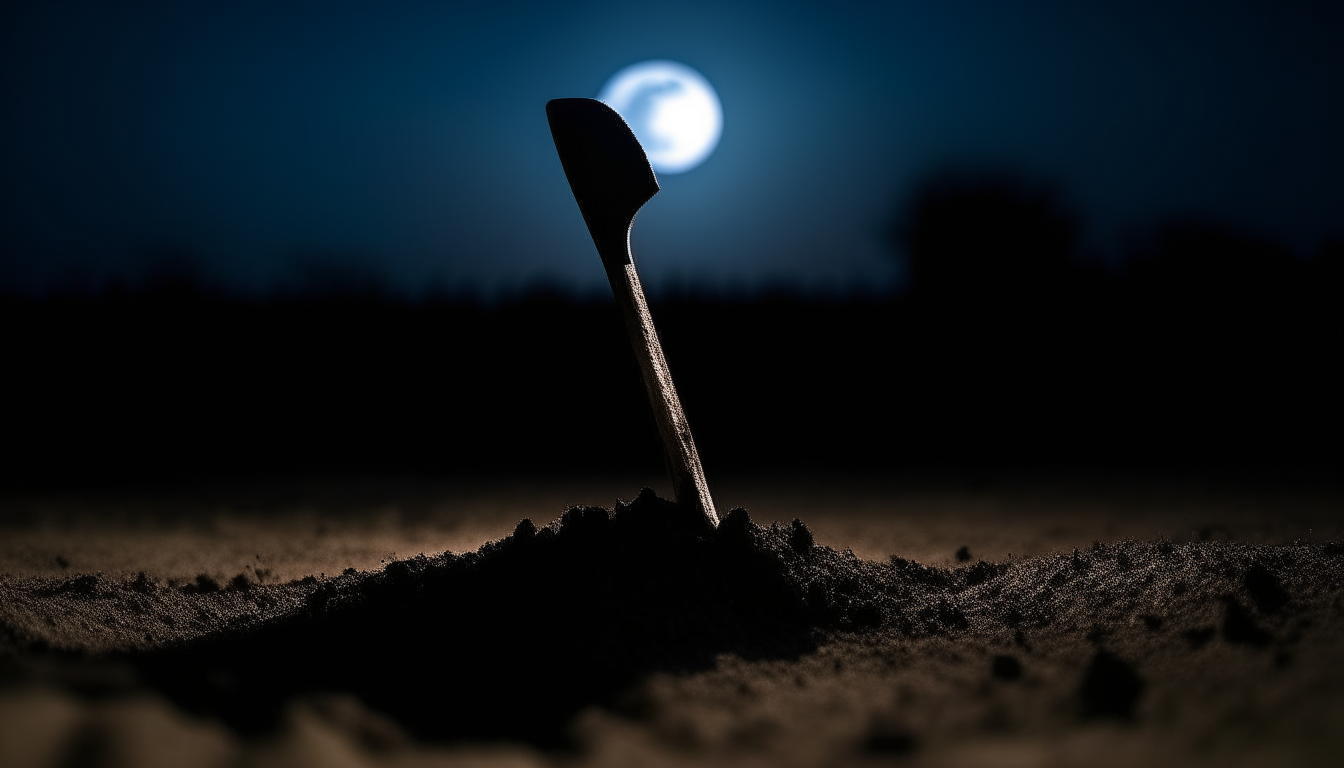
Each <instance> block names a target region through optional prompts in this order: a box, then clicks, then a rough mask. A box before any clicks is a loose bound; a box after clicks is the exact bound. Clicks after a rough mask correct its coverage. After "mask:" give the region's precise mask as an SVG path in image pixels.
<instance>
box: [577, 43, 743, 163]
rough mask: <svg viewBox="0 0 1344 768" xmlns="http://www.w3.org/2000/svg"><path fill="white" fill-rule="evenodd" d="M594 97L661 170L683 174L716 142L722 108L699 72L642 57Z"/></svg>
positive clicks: (711, 87) (669, 62)
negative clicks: (625, 125)
mask: <svg viewBox="0 0 1344 768" xmlns="http://www.w3.org/2000/svg"><path fill="white" fill-rule="evenodd" d="M597 98H598V100H599V101H601V102H603V103H605V104H606V105H607V106H609V107H611V108H612V109H614V110H616V111H617V112H618V113H620V115H621V117H623V118H625V122H627V123H629V124H630V128H631V130H633V131H634V132H635V136H636V137H637V138H638V139H639V143H640V144H642V145H643V146H644V152H645V153H646V154H648V156H649V163H650V164H651V165H653V169H654V170H655V171H658V172H659V173H685V172H686V171H689V170H691V169H692V168H694V167H696V166H697V165H699V164H701V163H703V162H704V161H705V158H707V157H709V155H710V153H712V152H713V151H714V148H715V147H716V146H718V144H719V134H720V133H722V131H723V109H722V108H721V107H720V106H719V96H718V94H716V93H715V92H714V87H713V86H711V85H710V84H709V81H708V80H706V79H705V78H704V77H703V76H702V75H701V74H700V73H699V72H696V71H695V70H694V69H691V68H690V67H688V66H686V65H685V64H678V63H677V62H675V61H645V62H641V63H639V64H632V65H631V66H628V67H626V68H625V69H622V70H621V71H620V72H617V73H616V74H615V75H613V76H612V78H611V79H610V80H608V81H607V84H606V86H604V87H603V88H602V93H601V94H599V95H598V97H597Z"/></svg>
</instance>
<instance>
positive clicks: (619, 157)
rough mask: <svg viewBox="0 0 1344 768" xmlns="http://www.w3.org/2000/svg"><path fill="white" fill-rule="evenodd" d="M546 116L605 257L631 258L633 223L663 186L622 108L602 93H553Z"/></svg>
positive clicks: (609, 262)
mask: <svg viewBox="0 0 1344 768" xmlns="http://www.w3.org/2000/svg"><path fill="white" fill-rule="evenodd" d="M546 119H547V121H548V122H549V123H550V125H551V138H552V139H554V140H555V150H556V152H557V153H558V154H559V155H560V164H561V165H562V166H564V169H565V177H566V178H567V179H569V188H570V190H571V191H573V193H574V199H575V200H577V201H578V203H579V211H580V212H581V213H583V220H584V222H586V223H587V224H588V232H589V234H591V235H592V236H593V242H594V243H595V244H596V245H597V252H598V254H599V255H601V257H602V261H603V263H604V264H606V266H607V267H608V268H611V267H613V266H618V265H621V264H629V263H630V247H629V242H630V241H629V238H630V226H631V225H632V224H633V223H634V220H635V214H636V213H637V212H638V211H639V209H640V208H641V207H643V205H644V204H645V203H647V202H648V201H649V198H651V197H653V196H654V195H655V194H657V192H658V179H657V177H655V176H654V175H653V166H651V165H649V158H648V156H647V155H645V154H644V148H643V147H641V146H640V145H639V139H636V138H635V133H634V131H632V130H630V126H628V125H626V123H625V120H623V119H621V116H620V115H618V114H617V113H616V110H614V109H612V108H611V107H608V106H607V105H606V104H603V103H602V102H600V101H597V100H596V99H553V100H551V101H549V102H547V103H546Z"/></svg>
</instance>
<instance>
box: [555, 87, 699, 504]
mask: <svg viewBox="0 0 1344 768" xmlns="http://www.w3.org/2000/svg"><path fill="white" fill-rule="evenodd" d="M546 118H547V120H548V121H549V122H550V124H551V137H552V138H553V139H555V150H556V152H557V153H559V155H560V164H561V165H563V166H564V168H565V176H566V177H567V178H568V179H569V188H570V189H571V190H573V192H574V199H575V200H577V201H578V203H579V211H580V212H582V213H583V220H584V222H585V223H587V224H588V233H589V234H591V235H592V236H593V243H594V244H596V245H597V254H598V255H599V256H601V257H602V266H603V267H605V268H606V271H607V279H608V280H609V281H611V290H612V293H614V294H616V306H617V307H619V308H620V311H621V318H622V319H623V320H624V321H625V330H626V332H627V333H628V334H629V335H630V344H631V345H632V346H633V347H634V349H635V357H636V358H638V360H639V369H640V372H641V373H643V375H644V387H645V389H647V390H648V393H649V403H650V404H651V405H652V406H653V416H654V420H655V421H657V423H658V434H659V435H660V436H661V437H662V440H663V453H664V455H665V456H666V458H667V466H668V472H669V473H670V474H671V475H672V489H673V491H674V492H675V494H676V497H677V503H679V504H681V505H683V506H689V507H691V508H693V509H695V510H697V511H699V512H700V513H702V514H704V516H705V517H706V518H707V519H708V520H709V522H710V524H711V525H714V526H717V525H718V524H719V517H718V515H717V514H716V513H715V511H714V501H713V499H711V498H710V495H709V486H708V485H707V484H706V483H705V473H704V470H703V469H701V467H700V457H699V455H698V454H696V452H695V442H694V441H693V440H692V439H691V428H690V425H689V424H687V423H686V414H685V413H684V412H683V411H682V409H681V400H680V398H678V397H677V389H676V387H675V386H673V384H672V374H671V373H670V372H669V371H668V369H667V361H666V360H665V359H664V358H663V346H662V344H661V343H659V341H658V332H657V330H655V329H654V327H653V316H652V315H650V314H649V305H648V302H646V301H645V300H644V287H643V286H642V285H641V284H640V282H639V274H638V273H637V272H636V271H635V262H634V258H633V257H632V256H631V254H630V228H631V226H632V225H633V224H634V221H635V214H636V213H637V212H638V211H639V209H640V208H641V207H643V205H644V203H647V202H648V201H649V199H650V198H652V197H653V196H654V195H655V194H657V193H658V180H657V179H656V178H655V177H654V175H653V167H652V166H650V165H649V159H648V157H647V156H645V154H644V148H643V147H641V146H640V145H639V140H638V139H636V138H635V134H634V132H633V131H631V130H630V126H628V125H626V124H625V121H624V120H622V119H621V116H620V115H618V114H616V111H615V110H613V109H612V108H611V107H608V106H607V105H606V104H603V103H602V102H600V101H596V100H594V99H554V100H552V101H549V102H547V103H546Z"/></svg>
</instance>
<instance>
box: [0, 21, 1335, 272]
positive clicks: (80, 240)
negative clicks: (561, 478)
mask: <svg viewBox="0 0 1344 768" xmlns="http://www.w3.org/2000/svg"><path fill="white" fill-rule="evenodd" d="M1340 40H1344V3H1339V2H1333V3H1324V2H1322V3H1289V2H1282V1H1278V2H1265V3H1252V4H1247V3H1233V2H1217V3H1212V2H1211V3H1131V2H1123V3H1119V2H1117V3H1093V2H1089V3H1079V2H1064V3H1025V2H1015V3H1004V2H985V3H946V2H940V3H880V4H879V3H873V4H851V3H843V2H824V3H809V4H785V3H780V2H769V3H757V4H749V3H732V4H726V3H720V2H715V3H704V4H696V3H676V2H664V3H637V2H627V3H555V2H545V3H510V2H496V3H481V4H473V5H472V6H470V7H467V6H466V5H465V4H448V3H425V4H412V3H396V4H388V3H372V2H369V3H332V2H321V3H283V4H277V3H238V2H230V3H215V2H191V3H180V2H175V3H163V4H147V3H128V2H117V3H112V2H96V3H78V4H76V3H66V2H51V1H50V0H44V2H38V3H14V2H11V3H6V4H5V5H4V7H3V10H0V78H2V79H0V109H2V110H3V120H0V167H3V173H2V174H0V200H2V201H3V215H2V217H0V259H3V260H2V261H0V287H3V289H4V290H6V291H10V292H13V291H18V292H25V293H26V292H38V293H41V292H44V291H47V290H51V289H57V290H70V289H87V290H98V289H100V288H102V287H105V286H106V285H108V284H109V283H112V282H116V281H121V282H123V283H125V284H129V285H135V284H136V281H137V280H142V279H143V278H144V275H145V274H146V273H147V272H152V271H153V270H154V269H159V268H162V265H163V264H165V263H169V264H172V265H176V266H175V267H174V268H176V269H186V270H188V271H191V272H194V274H195V275H196V279H198V280H200V281H202V282H205V283H207V284H209V285H212V286H215V287H216V288H218V289H220V290H224V291H228V292H237V293H242V294H255V295H265V294H266V293H267V292H271V291H276V290H282V291H283V290H287V289H295V288H297V289H300V290H301V289H302V288H303V287H304V286H305V285H307V284H312V283H314V282H316V283H320V282H322V281H323V280H336V281H340V280H354V281H366V282H368V283H369V284H371V285H380V286H383V287H385V288H387V289H390V290H393V291H396V292H403V293H406V294H408V295H412V296H415V295H424V294H427V293H434V292H438V293H447V294H449V295H460V294H470V295H479V296H485V297H491V296H500V295H509V294H510V293H516V292H518V291H523V290H527V289H529V288H534V287H536V286H539V285H549V286H552V287H555V288H559V289H562V290H567V291H573V292H576V293H577V294H579V295H594V296H596V295H602V294H605V292H606V291H607V288H606V285H605V278H604V276H603V273H602V270H601V265H600V263H599V261H598V259H597V256H596V253H595V252H594V250H593V246H592V243H591V240H590V239H589V238H588V235H587V232H586V231H585V229H584V226H583V222H582V219H581V218H580V216H579V212H578V209H577V207H576V206H575V204H574V201H573V198H572V196H571V195H570V192H569V189H568V186H567V184H566V182H565V178H564V175H563V172H562V170H561V167H560V164H559V162H558V160H557V159H556V156H555V150H554V147H553V145H552V143H551V138H550V135H549V133H548V130H547V124H546V117H545V112H544V105H545V103H546V101H547V100H549V99H552V98H557V97H572V96H595V95H596V94H597V92H598V90H599V89H600V88H601V87H602V85H603V83H604V82H605V81H606V79H607V78H608V77H609V76H610V75H611V74H613V73H614V72H616V71H617V70H618V69H620V68H621V67H624V66H626V65H629V64H632V63H635V62H638V61H642V60H645V59H654V58H666V59H673V60H677V61H681V62H684V63H686V64H688V65H690V66H692V67H694V68H696V69H697V70H699V71H700V72H702V73H703V74H704V75H705V76H706V77H707V78H708V79H709V80H710V82H711V83H712V84H713V85H714V86H715V87H716V88H717V89H718V92H719V95H720V98H721V99H722V102H723V108H724V133H723V138H722V141H721V143H720V145H719V148H718V150H717V152H716V153H715V154H714V155H713V156H712V157H711V158H710V159H709V161H708V162H707V163H706V164H705V165H703V166H701V167H700V168H698V169H696V170H693V171H691V172H689V173H687V174H684V175H680V176H673V177H665V178H663V179H661V181H662V185H663V191H662V193H661V194H659V195H658V196H657V197H655V198H654V200H653V201H652V202H650V203H649V205H647V206H646V207H645V209H644V211H643V212H641V214H640V216H639V218H638V219H637V222H636V226H635V230H634V236H633V241H634V246H635V251H636V253H637V255H638V256H639V258H640V267H641V271H642V273H643V275H644V278H645V281H646V283H647V284H648V286H649V288H650V291H651V292H653V293H654V294H655V295H656V294H657V293H658V292H660V291H666V290H672V289H676V288H691V289H696V290H706V291H710V292H714V293H720V294H724V295H750V294H752V293H753V292H757V291H760V290H762V289H768V288H772V287H774V288H777V287H781V286H782V287H786V288H789V289H792V290H796V291H800V292H803V293H805V294H807V293H815V294H827V295H835V294H840V295H844V294H849V293H851V292H855V291H859V292H863V291H867V292H883V291H887V290H889V289H892V288H897V287H899V286H900V284H901V279H902V270H901V266H900V264H901V262H900V254H899V252H898V250H899V249H898V248H897V247H896V246H894V245H893V244H892V243H891V238H890V237H889V235H888V234H887V233H888V232H889V231H890V230H891V227H892V225H893V224H899V220H900V216H901V210H902V204H903V202H904V201H905V200H906V199H907V197H908V195H909V194H910V193H911V190H912V188H914V185H916V184H917V183H918V182H919V180H920V179H922V178H925V177H927V176H928V175H929V174H930V173H933V172H936V171H938V170H940V169H945V168H949V167H971V168H995V169H1003V170H1006V171H1009V172H1013V173H1020V174H1022V175H1024V176H1025V177H1027V178H1031V179H1038V180H1041V181H1043V182H1046V183H1050V184H1054V185H1057V187H1058V188H1059V189H1060V190H1061V192H1062V194H1063V196H1064V199H1065V201H1066V202H1067V204H1068V205H1069V206H1070V207H1072V208H1073V209H1074V210H1076V211H1077V212H1078V213H1079V214H1080V215H1081V216H1082V217H1083V220H1084V222H1085V225H1086V230H1085V232H1086V235H1085V241H1086V243H1087V248H1088V250H1089V252H1091V253H1092V254H1093V255H1094V256H1096V257H1098V258H1114V257H1115V255H1116V254H1117V253H1119V252H1120V250H1121V246H1120V244H1121V243H1123V242H1124V241H1125V239H1126V238H1127V237H1130V236H1132V235H1133V233H1135V232H1136V231H1141V230H1142V228H1143V227H1145V226H1149V225H1151V224H1152V223H1153V222H1154V221H1157V220H1159V219H1161V218H1162V217H1165V216H1194V217H1202V218H1206V219H1210V220H1214V221H1218V222H1223V223H1226V224H1228V225H1229V226H1235V227H1237V228H1240V229H1242V230H1244V231H1247V232H1250V233H1255V234H1257V235H1260V236H1263V237H1266V238H1269V239H1272V240H1275V241H1278V242H1280V243H1283V244H1284V245H1285V246H1287V247H1289V248H1290V249H1292V250H1294V251H1295V252H1296V253H1298V254H1299V255H1302V256H1304V257H1306V256H1309V255H1310V254H1311V253H1313V252H1314V250H1315V249H1316V248H1318V247H1319V246H1320V244H1321V243H1322V242H1323V241H1324V240H1325V239H1326V238H1328V237H1332V236H1333V237H1338V236H1340V235H1341V232H1344V216H1341V212H1342V211H1344V183H1342V182H1341V179H1344V150H1341V148H1340V144H1341V142H1340V137H1341V136H1344V53H1342V52H1344V45H1341V44H1340Z"/></svg>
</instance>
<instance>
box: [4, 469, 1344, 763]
mask: <svg viewBox="0 0 1344 768" xmlns="http://www.w3.org/2000/svg"><path fill="white" fill-rule="evenodd" d="M954 501H956V503H958V504H961V506H962V507H965V506H967V504H968V502H967V499H966V498H961V499H960V500H959V501H957V500H955V499H954ZM1070 503H1071V504H1072V503H1076V502H1070ZM1329 503H1330V502H1329V501H1328V500H1327V502H1326V504H1327V506H1328V504H1329ZM782 506H787V505H782ZM1131 506H1132V507H1133V508H1134V509H1136V510H1137V506H1136V505H1131ZM1213 506H1214V507H1216V506H1217V505H1216V504H1214V505H1213ZM1121 508H1124V505H1123V504H1122V505H1120V506H1119V507H1116V508H1114V509H1121ZM1114 509H1112V510H1110V511H1109V512H1107V511H1105V510H1103V513H1108V514H1114ZM1276 512H1282V513H1283V514H1289V516H1291V515H1290V512H1291V510H1288V508H1287V507H1282V508H1281V509H1280V510H1277V511H1276V510H1275V509H1263V510H1261V515H1262V518H1263V519H1264V520H1265V521H1268V520H1271V519H1272V518H1274V517H1275V515H1276ZM850 513H851V514H850V517H848V518H844V519H845V520H847V521H848V522H847V523H845V524H844V525H850V526H857V527H859V528H862V527H863V526H867V527H868V529H869V530H870V532H871V533H873V534H874V535H875V536H877V537H879V538H880V534H878V533H877V529H878V528H879V527H881V523H879V522H876V521H875V519H871V518H868V519H865V518H864V515H863V514H862V513H863V511H862V510H860V509H851V510H850ZM1222 513H1223V515H1224V519H1225V520H1232V519H1233V518H1235V517H1236V516H1237V514H1238V512H1237V511H1236V510H1235V509H1232V508H1231V507H1230V506H1227V507H1224V508H1223V510H1222ZM894 514H895V513H891V515H889V518H888V521H889V523H890V520H891V519H892V516H894ZM951 514H952V515H954V516H955V515H956V514H958V513H957V512H952V513H951ZM1090 514H1092V515H1093V516H1094V517H1095V516H1096V515H1098V514H1102V513H1099V512H1098V511H1097V510H1095V509H1093V510H1090ZM1201 514H1205V515H1206V516H1207V515H1208V514H1210V513H1209V512H1207V511H1206V512H1204V513H1201ZM1213 514H1215V515H1216V514H1217V513H1213ZM818 515H819V517H820V518H821V519H822V521H823V523H822V525H820V526H819V527H817V531H822V530H823V529H824V530H831V531H836V530H843V529H844V525H840V526H839V527H837V524H836V520H837V519H839V518H843V515H837V514H836V512H835V511H834V510H829V511H828V510H819V512H818ZM1207 519H1208V520H1209V521H1210V522H1212V523H1213V525H1212V526H1211V527H1205V528H1204V529H1203V530H1197V531H1193V532H1192V535H1191V536H1190V537H1184V538H1161V537H1154V538H1150V539H1144V540H1137V539H1131V538H1126V537H1124V536H1120V537H1116V538H1112V539H1108V540H1097V541H1095V542H1094V543H1091V544H1090V545H1089V544H1084V545H1083V546H1080V547H1077V548H1072V547H1069V548H1067V549H1062V548H1061V549H1059V550H1057V551H1053V552H1041V553H1034V554H1029V556H1026V557H1024V556H1022V553H1021V552H1020V551H1019V555H1018V556H1016V557H1013V556H1008V557H994V556H993V554H991V559H992V560H993V562H986V561H983V560H979V559H977V558H975V557H974V556H972V554H971V548H970V547H967V548H966V549H965V551H963V552H959V553H957V554H956V555H953V553H951V552H949V553H947V555H948V556H949V557H946V558H945V559H943V560H942V561H941V562H916V561H915V560H911V559H905V558H903V557H899V556H890V557H888V558H884V559H873V558H872V557H871V556H870V553H869V552H867V551H863V550H861V551H863V552H864V555H865V557H864V558H860V557H858V556H856V555H855V554H854V552H853V551H852V550H850V549H845V550H841V551H837V550H835V549H832V548H830V547H828V546H825V545H826V543H827V542H826V541H825V540H824V539H822V538H821V536H820V535H819V534H814V532H813V530H812V529H811V528H809V527H808V525H807V524H805V523H803V522H802V521H800V520H799V521H794V522H788V521H781V522H778V523H770V524H766V525H759V524H757V523H756V522H754V521H753V520H752V517H751V515H750V514H749V513H748V512H747V511H746V510H743V509H737V510H734V511H732V512H729V513H728V514H727V515H726V517H725V519H724V522H723V524H722V525H721V526H720V527H719V529H718V530H712V529H710V528H708V527H706V526H705V525H704V524H703V523H702V521H700V520H698V519H696V518H695V517H693V516H689V517H688V516H686V515H684V514H682V512H681V511H680V510H679V508H678V507H677V506H676V505H674V504H671V503H670V502H666V501H664V500H662V499H660V498H658V497H657V496H656V495H655V494H654V493H653V492H652V491H648V490H646V491H645V492H643V493H641V494H640V495H639V496H638V498H636V499H635V500H633V501H632V502H628V503H625V502H622V503H618V504H617V505H616V507H615V508H614V509H605V508H601V507H589V506H582V505H580V506H575V507H572V508H571V509H569V511H567V512H565V513H564V515H563V516H562V517H561V518H560V519H558V520H555V521H553V522H550V523H549V524H546V523H535V524H534V523H533V522H532V521H530V520H523V521H522V522H518V523H517V524H516V526H514V527H513V532H512V533H511V534H509V535H507V536H505V537H503V538H498V539H496V540H494V541H491V542H489V543H487V544H485V545H483V546H481V547H480V548H479V549H476V550H475V551H468V552H464V553H461V554H453V553H450V552H442V553H439V554H432V555H419V556H416V557H411V558H404V557H403V558H400V559H392V560H389V562H387V563H385V564H383V565H382V566H381V567H377V568H368V569H365V570H359V569H356V568H353V567H352V568H349V569H347V570H346V572H345V573H343V574H341V575H334V574H324V575H322V576H321V577H317V576H314V577H308V578H302V579H293V580H284V579H276V578H270V577H269V576H270V573H271V571H270V569H268V568H260V567H257V566H256V565H254V566H253V567H252V569H251V570H249V571H245V572H241V573H239V574H238V575H237V576H235V577H233V578H226V577H224V576H220V577H218V578H217V577H215V576H211V575H210V574H208V573H202V574H201V575H200V576H199V577H198V578H195V579H191V580H182V579H180V578H175V577H166V576H165V575H163V574H156V573H152V572H138V573H130V572H124V573H101V574H99V573H90V572H83V571H81V570H80V568H79V567H78V564H76V566H75V567H69V566H68V565H67V566H57V567H59V568H61V572H60V574H59V575H56V574H41V573H39V574H36V575H32V574H29V575H25V574H24V573H22V572H20V573H18V574H14V573H11V574H9V575H6V576H4V577H3V580H0V589H3V596H2V597H0V654H2V656H0V671H2V674H3V682H2V683H0V764H4V765H6V766H25V765H34V766H38V765H43V766H45V765H53V766H54V765H157V764H171V765H237V764H247V765H254V764H256V765H309V764H312V765H345V764H351V765H364V764H372V765H382V764H387V765H455V764H471V765H530V764H551V763H580V764H593V765H607V764H610V765H634V764H644V765H648V764H682V763H691V762H695V763H700V762H718V763H732V764H771V765H780V764H785V765H812V764H828V765H834V764H855V765H862V764H868V763H885V762H890V761H904V762H909V763H912V764H1107V763H1114V764H1133V763H1135V762H1138V761H1140V760H1142V761H1145V762H1149V763H1159V764H1188V763H1192V762H1193V763H1206V764H1214V763H1217V764H1220V765H1222V764H1248V765H1250V764H1266V763H1270V762H1272V763H1275V764H1285V763H1288V764H1293V763H1300V764H1321V763H1325V762H1330V761H1332V760H1333V758H1331V757H1330V755H1332V754H1335V753H1336V752H1337V751H1338V750H1339V749H1340V748H1341V747H1342V746H1344V736H1342V735H1341V729H1340V724H1341V723H1344V642H1341V641H1340V640H1339V638H1340V637H1344V545H1341V544H1340V543H1339V542H1338V541H1337V540H1330V538H1322V537H1321V536H1303V537H1300V538H1297V539H1296V540H1293V541H1273V539H1274V538H1275V536H1274V535H1269V536H1238V535H1235V534H1236V532H1237V531H1238V530H1239V529H1236V527H1235V525H1233V524H1232V523H1228V524H1227V525H1225V526H1223V527H1221V528H1220V527H1219V524H1218V522H1217V519H1216V518H1215V517H1208V518H1207ZM856 521H857V522H856ZM1113 522H1114V523H1116V525H1115V526H1111V524H1110V523H1107V524H1106V525H1107V526H1109V527H1115V528H1116V529H1117V530H1119V531H1121V532H1125V531H1126V530H1127V529H1126V528H1125V525H1124V521H1122V520H1119V519H1118V518H1117V519H1116V520H1115V521H1113ZM1038 524H1039V520H1035V521H1033V520H1030V519H1029V518H1027V517H1024V516H1022V515H1018V516H1017V517H1009V516H1007V515H1004V516H1002V517H1000V518H999V520H998V525H999V526H1000V527H1001V528H1011V527H1012V526H1014V525H1017V526H1020V527H1029V526H1032V525H1038ZM1228 532H1232V533H1233V534H1234V535H1228ZM1324 533H1325V534H1326V536H1327V537H1329V536H1331V535H1332V534H1334V533H1335V531H1334V528H1332V527H1329V526H1327V528H1326V530H1325V531H1324ZM25 535H29V541H32V542H37V541H39V540H40V538H34V537H32V535H31V534H25ZM335 535H336V536H338V537H339V536H342V535H344V536H347V537H352V536H353V534H351V533H349V532H346V533H344V534H342V533H340V532H339V531H338V532H337V533H336V534H335ZM1044 535H1045V538H1049V534H1044ZM20 538H21V537H20ZM254 538H255V540H256V542H257V545H258V548H263V547H264V546H265V545H266V542H265V540H264V537H262V536H255V537H254ZM973 541H975V542H978V541H986V539H983V538H982V539H978V540H973ZM35 546H36V545H35ZM977 549H980V550H981V551H989V552H991V553H993V551H994V546H993V544H988V545H986V548H981V547H979V546H978V545H977ZM1027 551H1028V552H1029V553H1030V552H1031V551H1032V548H1031V547H1028V548H1027ZM925 559H926V560H928V559H929V558H925ZM62 560H64V557H62ZM261 560H262V556H261V554H258V555H257V561H258V562H260V561H261ZM13 562H14V560H13V558H12V557H11V561H10V563H8V564H7V566H6V567H9V568H13Z"/></svg>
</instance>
